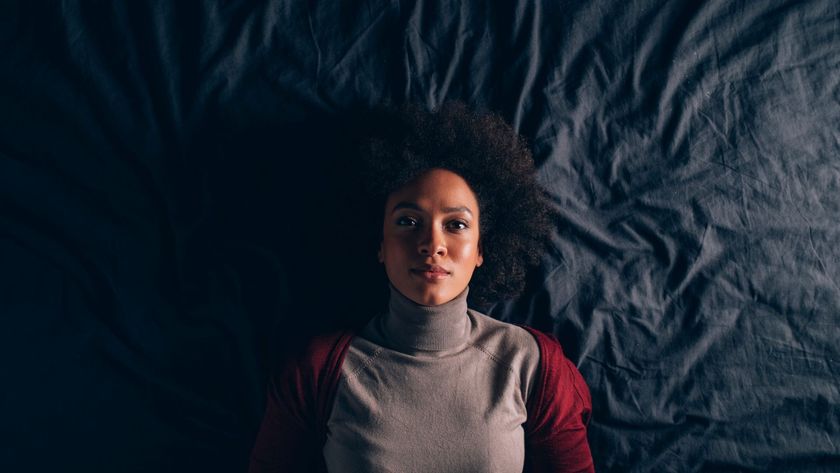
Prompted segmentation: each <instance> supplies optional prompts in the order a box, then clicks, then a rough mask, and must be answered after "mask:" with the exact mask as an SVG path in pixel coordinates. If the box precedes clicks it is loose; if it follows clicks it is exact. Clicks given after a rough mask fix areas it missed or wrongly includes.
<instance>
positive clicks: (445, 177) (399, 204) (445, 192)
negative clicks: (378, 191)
mask: <svg viewBox="0 0 840 473" xmlns="http://www.w3.org/2000/svg"><path fill="white" fill-rule="evenodd" d="M397 208H413V209H415V210H442V211H446V212H456V211H458V212H463V211H467V212H469V213H470V214H475V213H477V212H478V199H477V198H476V195H475V193H474V192H473V190H472V189H471V188H470V186H469V184H468V183H467V181H466V180H464V178H463V177H461V176H460V175H458V174H456V173H454V172H452V171H449V170H446V169H431V170H429V171H426V172H424V173H423V174H420V175H419V176H417V177H416V178H414V179H413V180H411V181H410V182H408V183H407V184H405V185H404V186H402V187H400V188H399V189H397V190H395V191H394V192H392V193H391V194H390V195H389V196H388V199H387V200H386V211H389V212H391V211H393V210H397Z"/></svg>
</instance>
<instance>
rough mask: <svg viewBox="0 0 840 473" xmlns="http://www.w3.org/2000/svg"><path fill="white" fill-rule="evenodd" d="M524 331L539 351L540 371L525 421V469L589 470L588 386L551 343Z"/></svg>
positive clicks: (532, 472) (535, 472) (536, 471)
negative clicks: (531, 337)
mask: <svg viewBox="0 0 840 473" xmlns="http://www.w3.org/2000/svg"><path fill="white" fill-rule="evenodd" d="M528 330H529V331H530V332H531V333H532V334H533V335H534V337H535V338H536V339H537V344H538V345H539V347H540V368H539V371H538V378H537V385H536V391H535V392H534V393H533V395H532V396H531V399H529V402H528V420H527V421H526V422H525V471H527V472H530V473H541V472H552V473H556V472H570V473H571V472H593V471H595V469H594V465H593V462H592V454H591V453H590V451H589V442H588V440H587V437H586V425H587V424H588V423H589V417H590V415H591V413H592V399H591V397H590V395H589V388H587V386H586V383H585V382H584V380H583V377H582V376H581V375H580V372H579V371H578V370H577V368H576V367H575V365H574V364H572V362H571V361H569V360H568V359H567V358H566V357H565V356H564V355H563V349H562V348H561V347H560V344H559V343H558V342H557V341H556V339H554V338H553V337H550V336H548V335H546V334H543V333H542V332H538V331H536V330H534V329H528Z"/></svg>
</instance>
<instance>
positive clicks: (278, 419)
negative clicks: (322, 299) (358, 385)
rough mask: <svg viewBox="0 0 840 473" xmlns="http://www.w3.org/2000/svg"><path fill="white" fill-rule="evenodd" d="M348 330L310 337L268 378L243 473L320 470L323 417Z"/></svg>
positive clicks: (330, 401) (325, 416)
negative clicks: (259, 422)
mask: <svg viewBox="0 0 840 473" xmlns="http://www.w3.org/2000/svg"><path fill="white" fill-rule="evenodd" d="M351 339H352V334H351V333H341V334H333V335H328V336H322V337H318V338H316V339H314V340H313V341H312V342H311V343H310V344H309V346H308V347H307V349H306V350H305V351H304V353H302V354H301V355H300V356H298V357H294V358H292V359H290V360H288V361H287V362H286V363H285V365H284V366H283V367H282V369H281V370H280V371H279V373H278V374H277V375H276V376H274V377H272V378H271V381H270V383H269V388H268V399H267V403H266V409H265V415H264V417H263V421H262V425H261V426H260V430H259V433H258V434H257V440H256V443H255V445H254V448H253V450H252V451H251V465H250V467H249V469H248V471H249V473H276V472H284V473H285V472H310V471H326V467H325V465H324V461H323V455H322V453H321V449H322V447H323V445H324V439H325V435H326V432H325V430H324V428H325V426H326V421H327V419H328V418H329V415H330V407H331V405H332V399H333V396H334V395H335V389H336V386H337V384H338V379H339V376H340V374H341V364H342V362H343V361H344V355H345V353H346V352H347V347H348V346H349V345H350V340H351Z"/></svg>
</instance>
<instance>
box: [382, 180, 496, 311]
mask: <svg viewBox="0 0 840 473" xmlns="http://www.w3.org/2000/svg"><path fill="white" fill-rule="evenodd" d="M478 212H479V209H478V201H477V200H476V197H475V194H474V193H473V191H472V189H470V186H469V185H468V184H467V182H466V181H465V180H464V179H463V178H461V176H459V175H457V174H455V173H454V172H452V171H447V170H445V169H432V170H430V171H427V172H426V173H424V174H421V175H420V176H418V177H417V178H416V179H414V180H413V181H411V182H409V183H408V184H406V185H405V186H403V187H401V188H400V189H398V190H396V191H395V192H393V193H392V194H391V195H389V196H388V199H387V200H386V202H385V218H384V223H383V228H382V244H381V246H380V248H379V261H380V262H381V263H384V264H385V272H386V273H387V274H388V279H389V280H390V281H391V284H393V285H394V287H396V288H397V290H398V291H400V293H402V294H403V295H404V296H406V297H408V298H409V299H411V300H413V301H414V302H416V303H418V304H422V305H439V304H443V303H445V302H449V301H451V300H452V299H454V298H455V296H457V295H458V294H460V293H461V292H462V291H463V290H464V289H465V288H466V287H467V284H469V282H470V278H471V277H472V274H473V271H474V270H475V268H476V267H477V266H481V263H482V261H483V258H482V256H481V246H480V244H479V228H478V216H479V215H478Z"/></svg>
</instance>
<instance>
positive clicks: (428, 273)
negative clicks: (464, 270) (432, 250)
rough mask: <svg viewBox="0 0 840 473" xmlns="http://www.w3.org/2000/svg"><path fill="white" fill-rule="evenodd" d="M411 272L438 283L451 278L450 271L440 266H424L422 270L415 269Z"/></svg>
mask: <svg viewBox="0 0 840 473" xmlns="http://www.w3.org/2000/svg"><path fill="white" fill-rule="evenodd" d="M411 272H412V273H414V274H416V275H418V276H420V277H422V278H424V279H428V280H430V281H438V280H441V279H444V278H447V277H449V271H447V270H445V269H443V268H441V267H439V266H423V267H420V268H413V269H412V270H411Z"/></svg>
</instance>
